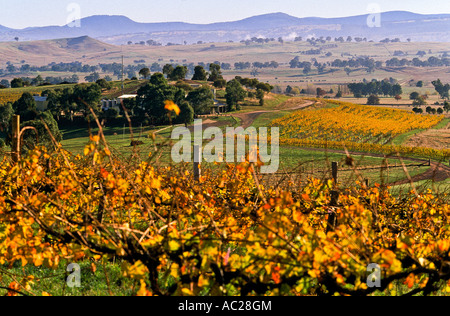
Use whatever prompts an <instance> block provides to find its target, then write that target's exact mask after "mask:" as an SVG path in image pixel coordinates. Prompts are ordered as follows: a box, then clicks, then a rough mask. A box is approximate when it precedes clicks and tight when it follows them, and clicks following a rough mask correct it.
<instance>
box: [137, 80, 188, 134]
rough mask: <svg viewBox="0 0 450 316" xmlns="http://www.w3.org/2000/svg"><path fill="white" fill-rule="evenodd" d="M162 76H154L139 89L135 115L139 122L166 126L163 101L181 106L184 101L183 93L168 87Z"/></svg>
mask: <svg viewBox="0 0 450 316" xmlns="http://www.w3.org/2000/svg"><path fill="white" fill-rule="evenodd" d="M161 76H162V74H158V73H157V74H154V75H153V76H152V77H151V78H150V83H148V84H147V85H145V86H143V87H141V88H139V90H138V92H137V97H136V108H135V111H134V112H135V115H137V116H138V119H139V120H140V121H141V122H144V121H146V120H149V121H150V122H151V124H152V125H157V124H166V123H168V122H169V117H168V116H167V110H166V109H165V101H173V102H174V103H175V104H181V102H182V101H184V100H185V91H184V90H183V89H180V88H177V87H175V86H170V85H169V84H168V83H167V81H166V80H165V79H164V77H162V78H161Z"/></svg>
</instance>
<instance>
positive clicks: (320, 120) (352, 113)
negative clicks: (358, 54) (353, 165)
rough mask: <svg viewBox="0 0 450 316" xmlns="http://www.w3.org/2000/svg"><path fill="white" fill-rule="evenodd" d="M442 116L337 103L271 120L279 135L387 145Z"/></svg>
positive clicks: (434, 123)
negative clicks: (332, 105) (335, 105)
mask: <svg viewBox="0 0 450 316" xmlns="http://www.w3.org/2000/svg"><path fill="white" fill-rule="evenodd" d="M443 119H444V117H443V116H436V115H416V114H414V113H412V112H407V111H403V110H397V109H388V108H379V107H373V106H366V105H355V104H350V103H340V104H338V107H333V108H322V109H316V110H307V111H297V112H295V113H293V114H291V115H289V116H286V117H283V118H280V119H277V120H274V121H273V122H272V125H273V126H279V127H281V137H282V138H294V139H304V140H329V141H351V142H357V143H374V144H387V143H389V142H390V141H391V140H392V138H393V137H395V136H398V135H400V134H403V133H406V132H409V131H411V130H415V129H428V128H431V127H433V126H435V125H437V124H438V123H439V122H441V121H442V120H443Z"/></svg>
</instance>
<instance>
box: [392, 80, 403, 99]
mask: <svg viewBox="0 0 450 316" xmlns="http://www.w3.org/2000/svg"><path fill="white" fill-rule="evenodd" d="M402 94H403V89H402V86H401V85H400V84H398V83H396V84H394V85H393V86H392V89H391V93H390V94H389V95H391V96H397V95H399V96H401V95H402Z"/></svg>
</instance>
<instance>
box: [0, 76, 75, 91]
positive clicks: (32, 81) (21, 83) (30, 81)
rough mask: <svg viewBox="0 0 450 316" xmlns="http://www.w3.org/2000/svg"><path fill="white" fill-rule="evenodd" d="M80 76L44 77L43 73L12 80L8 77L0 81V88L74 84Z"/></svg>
mask: <svg viewBox="0 0 450 316" xmlns="http://www.w3.org/2000/svg"><path fill="white" fill-rule="evenodd" d="M79 81H80V78H79V77H78V76H77V75H76V74H74V75H72V76H70V77H50V76H47V77H45V78H43V77H42V76H41V75H38V76H37V77H35V78H30V77H20V78H14V79H12V80H11V82H10V81H8V80H7V79H2V80H1V81H0V89H5V88H23V87H31V86H35V87H38V86H49V85H58V84H73V83H78V82H79Z"/></svg>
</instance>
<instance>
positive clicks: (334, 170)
mask: <svg viewBox="0 0 450 316" xmlns="http://www.w3.org/2000/svg"><path fill="white" fill-rule="evenodd" d="M338 171H339V163H338V162H335V161H334V162H332V163H331V174H332V177H333V181H334V186H335V188H336V189H335V190H333V191H331V201H330V206H331V207H337V206H338V204H339V191H338V190H337V182H338ZM336 223H337V217H336V211H334V210H333V211H330V212H329V214H328V224H327V231H326V232H327V234H328V233H329V232H330V231H332V230H334V229H335V227H336Z"/></svg>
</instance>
